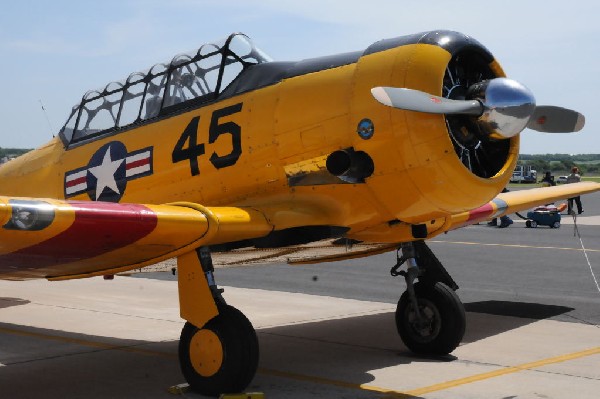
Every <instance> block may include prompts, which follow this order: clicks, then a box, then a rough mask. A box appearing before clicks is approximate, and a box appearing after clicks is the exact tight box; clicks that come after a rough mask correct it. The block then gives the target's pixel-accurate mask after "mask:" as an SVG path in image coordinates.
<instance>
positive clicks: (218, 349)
mask: <svg viewBox="0 0 600 399" xmlns="http://www.w3.org/2000/svg"><path fill="white" fill-rule="evenodd" d="M190 361H191V363H192V366H193V367H194V370H196V372H197V373H198V374H200V375H201V376H203V377H210V376H213V375H215V374H216V373H217V372H218V371H219V369H220V368H221V365H222V364H223V345H222V344H221V340H220V339H219V336H218V335H217V334H215V333H214V332H213V331H210V330H198V332H196V334H195V335H194V337H193V338H192V341H191V343H190Z"/></svg>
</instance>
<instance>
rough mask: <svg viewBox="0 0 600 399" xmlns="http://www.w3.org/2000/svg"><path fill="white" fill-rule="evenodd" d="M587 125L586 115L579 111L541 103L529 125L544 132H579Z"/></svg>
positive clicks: (530, 127)
mask: <svg viewBox="0 0 600 399" xmlns="http://www.w3.org/2000/svg"><path fill="white" fill-rule="evenodd" d="M583 125H585V117H584V116H583V115H582V114H580V113H579V112H577V111H573V110H570V109H567V108H561V107H555V106H552V105H539V106H537V107H536V108H535V111H534V113H533V115H532V116H531V118H530V119H529V122H528V123H527V127H528V128H529V129H532V130H536V131H538V132H543V133H572V132H578V131H580V130H581V129H582V128H583Z"/></svg>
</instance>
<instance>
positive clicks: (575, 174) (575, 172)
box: [566, 166, 583, 215]
mask: <svg viewBox="0 0 600 399" xmlns="http://www.w3.org/2000/svg"><path fill="white" fill-rule="evenodd" d="M580 181H581V175H579V168H578V167H577V166H573V168H572V169H571V174H570V175H569V176H567V182H566V184H569V183H579V182H580ZM573 201H575V205H577V214H579V215H581V214H582V213H583V207H582V206H581V197H580V196H579V195H578V196H577V197H573V198H569V199H568V201H567V203H568V208H567V209H568V213H569V215H570V214H571V211H572V210H573Z"/></svg>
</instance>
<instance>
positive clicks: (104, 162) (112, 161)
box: [87, 141, 127, 202]
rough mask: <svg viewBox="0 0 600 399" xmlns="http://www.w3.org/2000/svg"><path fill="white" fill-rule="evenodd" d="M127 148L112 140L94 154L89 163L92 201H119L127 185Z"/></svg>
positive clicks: (88, 177) (88, 170) (88, 183)
mask: <svg viewBox="0 0 600 399" xmlns="http://www.w3.org/2000/svg"><path fill="white" fill-rule="evenodd" d="M125 158H127V148H126V147H125V145H124V144H123V143H121V142H119V141H111V142H110V143H107V144H105V145H103V146H102V147H100V148H99V149H98V151H96V152H95V153H94V155H92V158H91V159H90V162H89V163H88V165H87V193H88V195H89V196H90V199H91V200H92V201H107V202H119V200H120V199H121V197H123V194H124V193H125V187H126V186H127V177H126V162H125Z"/></svg>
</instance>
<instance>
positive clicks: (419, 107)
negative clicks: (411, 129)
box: [371, 87, 483, 116]
mask: <svg viewBox="0 0 600 399" xmlns="http://www.w3.org/2000/svg"><path fill="white" fill-rule="evenodd" d="M371 94H372V95H373V97H375V99H376V100H377V101H379V102H380V103H382V104H383V105H387V106H388V107H394V108H399V109H403V110H407V111H418V112H427V113H430V114H463V115H475V116H479V115H481V114H482V113H483V105H482V104H481V103H480V102H479V101H477V100H451V99H448V98H444V97H438V96H434V95H432V94H428V93H425V92H422V91H419V90H413V89H406V88H396V87H374V88H372V89H371Z"/></svg>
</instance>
